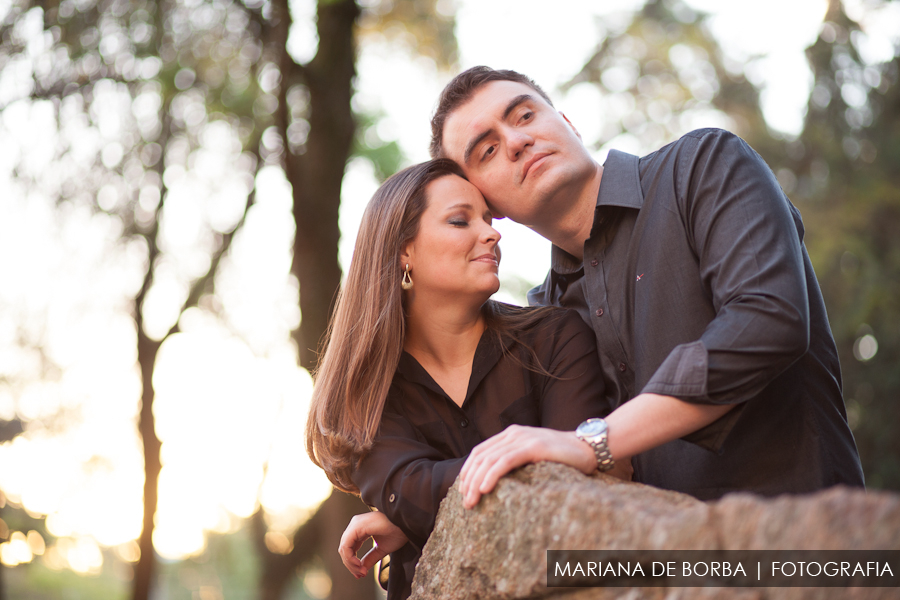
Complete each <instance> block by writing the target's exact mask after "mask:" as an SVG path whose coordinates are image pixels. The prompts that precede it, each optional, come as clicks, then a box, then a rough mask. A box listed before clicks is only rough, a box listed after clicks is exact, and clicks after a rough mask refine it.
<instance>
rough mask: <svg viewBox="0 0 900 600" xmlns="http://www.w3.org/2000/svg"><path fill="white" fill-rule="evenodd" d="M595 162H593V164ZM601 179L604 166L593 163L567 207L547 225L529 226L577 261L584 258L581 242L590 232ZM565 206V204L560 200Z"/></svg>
mask: <svg viewBox="0 0 900 600" xmlns="http://www.w3.org/2000/svg"><path fill="white" fill-rule="evenodd" d="M595 164H596V163H595ZM602 178H603V167H602V166H600V165H599V164H597V165H596V170H595V171H594V172H593V174H592V175H591V177H590V178H588V179H586V180H585V183H584V185H582V186H581V189H580V191H578V192H577V194H578V197H577V199H576V201H575V202H574V203H571V204H569V209H568V210H567V211H565V212H563V213H560V214H557V215H555V218H554V219H552V220H551V219H548V222H547V223H546V225H541V226H535V227H532V229H533V230H534V231H536V232H537V233H539V234H541V235H542V236H543V237H545V238H547V239H548V240H550V241H551V242H552V243H553V244H554V245H555V246H559V247H560V248H562V249H563V250H565V251H566V252H568V253H569V254H571V255H572V256H574V257H575V258H577V259H578V260H582V259H583V258H584V242H585V241H587V239H588V238H589V237H590V235H591V229H592V228H593V226H594V210H595V209H596V207H597V195H598V194H599V193H600V180H601V179H602ZM560 205H562V206H565V204H563V203H560Z"/></svg>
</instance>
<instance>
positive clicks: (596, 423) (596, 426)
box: [576, 419, 607, 437]
mask: <svg viewBox="0 0 900 600" xmlns="http://www.w3.org/2000/svg"><path fill="white" fill-rule="evenodd" d="M606 430H607V425H606V421H604V420H603V419H588V420H587V421H585V422H584V423H582V424H581V425H579V426H578V429H577V430H576V433H578V435H582V436H584V437H594V436H596V435H601V434H603V433H606Z"/></svg>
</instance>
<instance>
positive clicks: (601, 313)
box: [594, 308, 603, 317]
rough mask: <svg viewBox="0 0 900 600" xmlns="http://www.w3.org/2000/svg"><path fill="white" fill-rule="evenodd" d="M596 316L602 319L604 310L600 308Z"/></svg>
mask: <svg viewBox="0 0 900 600" xmlns="http://www.w3.org/2000/svg"><path fill="white" fill-rule="evenodd" d="M594 314H595V315H597V316H598V317H602V316H603V309H602V308H598V309H597V312H595V313H594Z"/></svg>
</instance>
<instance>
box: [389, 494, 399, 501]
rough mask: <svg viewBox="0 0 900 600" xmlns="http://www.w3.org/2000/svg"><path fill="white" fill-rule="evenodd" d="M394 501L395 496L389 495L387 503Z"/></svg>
mask: <svg viewBox="0 0 900 600" xmlns="http://www.w3.org/2000/svg"><path fill="white" fill-rule="evenodd" d="M396 499H397V496H395V495H393V494H391V497H390V498H388V502H393V501H394V500H396Z"/></svg>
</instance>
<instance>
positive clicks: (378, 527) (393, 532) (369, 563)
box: [338, 512, 409, 579]
mask: <svg viewBox="0 0 900 600" xmlns="http://www.w3.org/2000/svg"><path fill="white" fill-rule="evenodd" d="M369 538H373V539H374V540H375V545H374V546H373V547H372V549H371V550H369V551H368V552H366V554H365V556H363V557H362V559H360V558H357V556H356V553H357V552H359V549H360V547H362V545H363V542H365V541H366V540H367V539H369ZM408 541H409V540H408V539H407V538H406V536H405V535H404V534H403V531H401V530H400V528H399V527H397V526H396V525H394V524H393V523H391V522H390V520H389V519H388V518H387V517H386V516H384V513H380V512H369V513H364V514H361V515H356V516H355V517H353V518H352V519H350V524H349V525H347V529H345V530H344V535H342V536H341V545H340V546H339V547H338V554H340V555H341V560H342V561H343V562H344V566H345V567H347V570H348V571H350V573H352V574H353V576H354V577H356V578H357V579H361V578H362V577H365V576H366V574H367V573H368V572H369V569H371V568H372V567H374V566H375V564H376V563H377V562H378V561H379V560H381V559H382V558H384V557H385V556H387V555H388V554H390V553H391V552H394V551H396V550H399V549H400V548H402V547H403V546H405V545H406V542H408Z"/></svg>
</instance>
